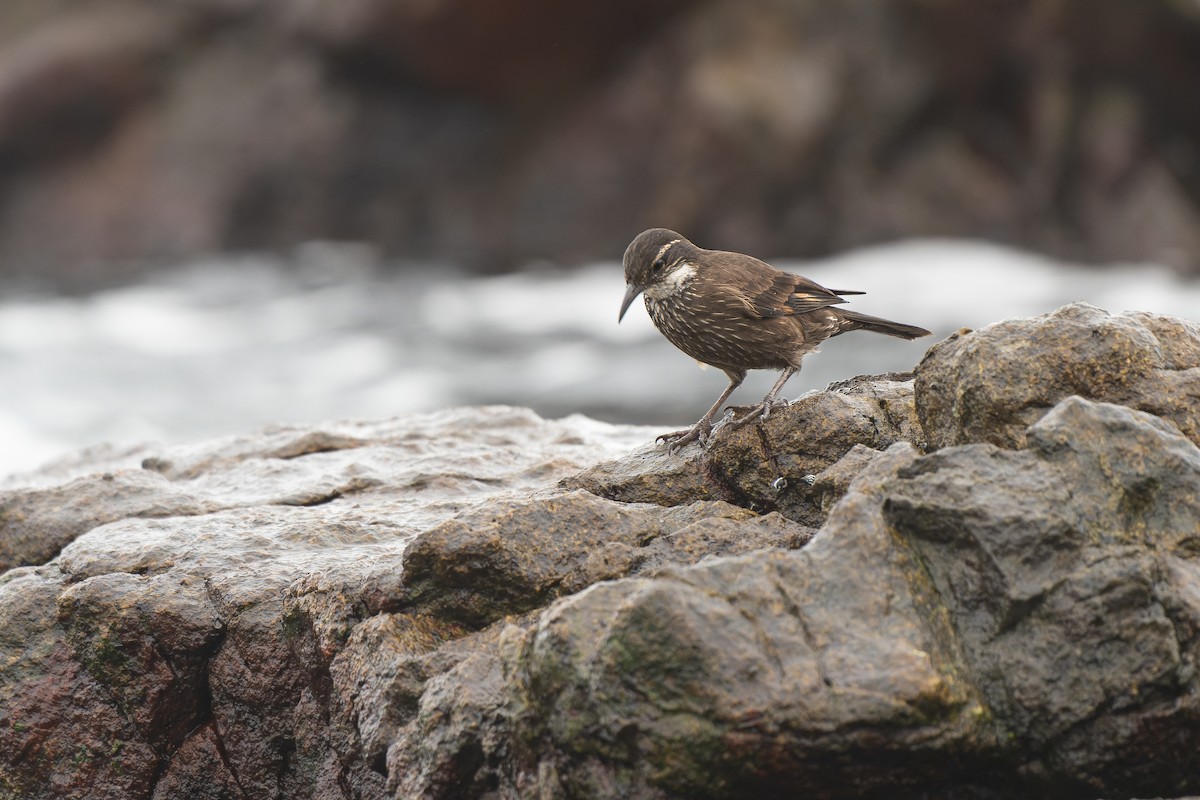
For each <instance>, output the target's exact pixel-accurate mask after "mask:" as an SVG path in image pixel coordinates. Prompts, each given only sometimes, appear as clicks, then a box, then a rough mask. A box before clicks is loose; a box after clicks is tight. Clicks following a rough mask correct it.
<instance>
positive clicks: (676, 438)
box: [654, 419, 713, 453]
mask: <svg viewBox="0 0 1200 800" xmlns="http://www.w3.org/2000/svg"><path fill="white" fill-rule="evenodd" d="M712 427H713V426H712V423H711V422H710V421H709V420H706V419H702V420H700V421H699V422H697V423H696V424H695V425H693V426H692V427H690V428H688V429H687V430H682V431H671V432H670V433H664V434H661V435H659V436H655V437H654V441H655V443H656V444H657V443H658V442H665V443H666V445H667V452H668V453H675V452H677V451H679V450H681V449H683V448H684V447H686V446H687V445H689V444H691V443H692V442H696V441H698V442H700V444H701V445H707V444H708V440H709V438H710V437H711V435H712Z"/></svg>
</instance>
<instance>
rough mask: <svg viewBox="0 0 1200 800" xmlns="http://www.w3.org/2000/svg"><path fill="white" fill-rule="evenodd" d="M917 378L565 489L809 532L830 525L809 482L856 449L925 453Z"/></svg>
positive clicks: (591, 473)
mask: <svg viewBox="0 0 1200 800" xmlns="http://www.w3.org/2000/svg"><path fill="white" fill-rule="evenodd" d="M924 440H925V437H924V434H923V433H922V431H921V428H920V425H919V424H918V423H917V415H916V410H915V408H914V406H913V385H912V380H911V376H909V375H901V374H895V373H892V374H889V375H872V376H865V377H859V378H855V379H852V380H849V381H843V382H840V383H836V384H833V385H831V386H830V390H829V391H825V392H811V393H809V394H806V395H804V396H803V397H800V398H798V399H797V400H795V401H793V402H792V403H791V404H790V405H787V406H780V407H778V408H776V409H775V410H774V411H772V412H771V415H770V417H768V419H767V420H766V421H765V422H762V423H756V424H754V425H748V426H746V427H745V428H741V429H739V430H736V431H730V430H728V429H718V430H717V431H716V432H715V433H714V440H713V443H712V444H711V445H710V446H709V447H707V448H701V447H700V446H699V445H692V446H690V447H688V448H685V449H684V450H683V451H681V452H680V453H679V454H678V455H671V454H670V453H668V452H667V451H666V448H665V447H658V448H655V449H653V450H650V451H646V450H643V451H639V452H637V453H634V454H632V455H629V456H627V457H625V458H623V459H621V460H619V461H616V462H612V463H605V464H599V465H597V466H596V467H593V468H591V469H589V470H585V471H584V472H582V473H580V474H579V475H575V476H572V477H570V478H568V479H566V480H564V481H563V483H562V485H563V486H566V487H569V488H581V489H586V490H588V491H589V492H592V493H593V494H597V495H600V496H601V497H607V498H611V499H614V500H620V501H622V502H626V503H659V504H664V505H677V504H680V503H684V502H688V501H691V500H703V499H720V500H725V501H727V502H730V503H733V504H735V505H740V506H744V507H746V508H750V509H752V510H754V511H757V512H759V513H766V512H769V511H778V512H779V513H780V514H782V515H783V516H785V517H787V518H788V519H791V520H794V521H796V522H799V523H800V524H802V525H808V526H817V525H820V524H821V522H822V521H823V520H824V513H823V512H822V510H821V506H820V499H819V497H818V495H817V494H815V493H814V491H813V489H812V487H811V484H809V483H808V482H807V481H806V480H805V478H806V477H807V476H809V475H816V474H817V473H819V472H821V471H822V470H824V469H826V468H827V467H829V466H830V465H831V464H833V463H834V462H836V461H837V460H838V459H840V458H841V457H842V456H844V455H845V454H846V453H847V452H849V451H850V450H851V449H852V448H853V447H854V446H855V445H860V444H861V445H864V446H866V447H870V448H873V449H876V450H883V449H886V448H887V447H889V446H890V445H892V444H893V443H895V442H898V441H907V442H911V443H913V444H915V445H917V446H918V447H923V446H924Z"/></svg>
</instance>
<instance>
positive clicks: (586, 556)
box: [402, 491, 811, 627]
mask: <svg viewBox="0 0 1200 800" xmlns="http://www.w3.org/2000/svg"><path fill="white" fill-rule="evenodd" d="M810 536H811V531H810V530H808V529H805V528H803V527H801V526H799V525H796V524H794V523H791V522H788V521H787V520H785V519H783V518H782V517H780V516H779V515H777V514H773V515H767V516H759V515H758V514H755V513H754V512H752V511H749V510H747V509H744V508H739V507H737V506H731V505H729V504H727V503H722V502H696V503H691V504H688V505H686V506H678V507H675V508H663V507H660V506H649V507H645V506H636V505H627V504H623V503H617V502H613V501H611V500H605V499H602V498H598V497H596V496H594V495H591V494H588V493H586V492H582V491H575V492H569V493H566V494H558V495H551V496H548V497H538V498H534V499H531V500H517V501H514V502H499V503H495V504H489V505H488V506H487V507H483V508H479V509H477V510H476V511H472V512H466V513H463V514H460V515H458V516H456V517H454V518H453V519H451V520H448V521H446V522H444V523H442V524H441V525H438V526H436V527H434V528H432V529H430V530H428V531H426V532H425V533H423V534H421V535H420V536H418V537H417V538H416V539H415V540H414V541H413V542H412V544H411V545H409V547H408V548H407V549H406V551H405V554H404V575H405V588H404V591H403V594H402V596H403V598H404V605H405V606H406V607H408V606H411V607H415V608H420V609H422V610H423V611H424V612H425V613H432V614H434V615H436V616H438V617H442V618H445V619H449V620H451V621H454V622H458V623H461V624H463V625H466V626H468V627H482V626H484V625H487V624H489V623H491V622H495V621H496V620H498V619H501V618H503V617H504V616H506V615H515V614H522V613H525V612H527V611H530V610H533V609H535V608H538V607H540V606H544V605H546V604H548V603H549V602H550V601H552V600H553V599H555V598H557V597H561V596H563V595H567V594H574V593H575V592H578V591H580V590H582V589H584V588H586V587H588V586H590V585H592V584H593V583H598V582H600V581H603V580H611V579H613V578H620V577H624V576H626V575H630V574H633V573H638V572H643V571H653V570H654V569H656V568H661V567H662V566H663V565H664V564H687V563H691V562H693V561H696V560H698V559H700V558H702V557H704V556H708V555H724V554H732V553H740V552H746V551H749V550H759V549H763V548H767V547H800V546H801V545H803V544H804V543H806V542H807V541H808V539H809V537H810Z"/></svg>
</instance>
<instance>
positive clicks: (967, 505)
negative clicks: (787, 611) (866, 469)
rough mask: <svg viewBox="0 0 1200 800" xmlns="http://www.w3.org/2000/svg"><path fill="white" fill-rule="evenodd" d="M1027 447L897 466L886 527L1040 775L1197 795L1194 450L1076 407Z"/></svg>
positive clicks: (1117, 791) (1199, 486) (1126, 418)
mask: <svg viewBox="0 0 1200 800" xmlns="http://www.w3.org/2000/svg"><path fill="white" fill-rule="evenodd" d="M1025 438H1026V441H1027V449H1026V450H1024V451H1021V452H1012V451H1007V450H1001V449H998V448H996V447H994V446H992V445H986V444H980V445H968V446H963V447H952V448H949V449H946V450H943V451H940V452H938V453H935V454H933V455H931V456H928V457H927V458H925V459H922V460H920V461H918V462H915V463H913V464H910V465H908V466H906V467H904V468H902V469H901V470H900V471H899V473H898V476H897V479H896V480H895V481H893V482H892V484H891V485H890V487H889V489H890V491H889V494H888V497H887V499H886V500H885V503H884V509H885V512H886V515H887V519H888V522H890V523H891V524H892V525H893V526H894V527H895V530H896V532H897V534H898V535H899V536H900V537H901V538H902V539H903V540H905V541H907V542H909V544H910V546H911V547H913V548H914V550H915V552H916V553H917V554H918V555H919V557H920V561H921V563H922V564H923V565H925V568H926V569H927V570H928V574H929V579H930V580H931V582H932V589H933V591H934V593H935V595H936V597H937V598H939V601H938V602H939V603H940V604H941V605H942V606H943V607H944V608H945V610H946V613H948V615H949V618H950V619H951V620H952V622H953V625H954V628H955V631H956V635H957V638H958V640H959V642H960V643H961V647H962V650H963V655H964V658H965V660H966V663H967V665H968V666H969V668H970V674H971V675H973V676H974V680H975V681H976V683H977V685H978V687H979V689H980V691H981V692H982V694H983V696H984V698H985V702H986V704H987V708H988V711H989V713H990V714H991V715H993V716H994V717H995V719H996V721H997V723H998V724H999V725H1001V726H1002V727H1003V729H1004V730H1005V731H1006V732H1007V735H1008V736H1009V737H1010V739H1011V741H1012V742H1013V743H1014V744H1015V745H1016V746H1017V747H1018V749H1019V750H1020V751H1021V752H1022V758H1023V759H1024V760H1025V761H1026V762H1027V763H1028V765H1029V769H1030V770H1031V774H1032V775H1040V776H1041V777H1042V778H1043V779H1045V780H1048V781H1052V782H1053V781H1060V782H1063V783H1064V784H1066V785H1070V786H1073V787H1077V788H1074V789H1073V791H1088V792H1092V793H1095V794H1105V795H1108V796H1113V795H1129V794H1142V795H1152V794H1156V793H1161V794H1163V795H1170V794H1174V793H1176V792H1178V791H1179V790H1180V789H1182V788H1185V787H1187V788H1191V789H1192V790H1194V789H1195V781H1196V776H1197V775H1200V758H1198V757H1197V754H1196V750H1195V748H1194V746H1193V741H1192V737H1194V736H1195V735H1196V734H1197V733H1198V732H1200V729H1198V728H1197V726H1196V724H1195V722H1194V720H1195V718H1196V714H1197V711H1198V710H1200V701H1198V700H1197V697H1200V695H1198V694H1197V689H1198V688H1200V678H1198V676H1197V672H1196V662H1197V658H1198V657H1200V638H1198V636H1197V633H1198V632H1200V594H1198V593H1197V589H1198V588H1200V569H1198V568H1197V564H1196V560H1195V547H1196V541H1197V540H1196V534H1197V531H1198V530H1200V450H1198V449H1197V448H1196V446H1195V445H1194V444H1192V443H1191V442H1190V441H1188V440H1187V439H1185V438H1184V437H1183V436H1181V435H1180V434H1179V432H1178V431H1177V430H1176V429H1174V426H1172V425H1170V424H1168V423H1165V422H1163V421H1162V420H1160V419H1158V418H1156V417H1153V416H1150V415H1148V414H1144V413H1140V412H1137V411H1131V410H1129V409H1127V408H1124V407H1120V406H1114V405H1108V404H1103V403H1093V402H1090V401H1087V400H1083V399H1081V398H1077V397H1073V398H1068V399H1066V400H1064V401H1062V402H1061V403H1059V404H1058V405H1057V406H1055V407H1054V408H1053V409H1052V410H1051V411H1050V412H1049V413H1047V414H1046V415H1045V416H1044V417H1042V418H1041V420H1040V421H1038V422H1037V423H1036V424H1035V425H1033V426H1032V427H1031V428H1030V429H1029V430H1028V432H1027V434H1026V437H1025Z"/></svg>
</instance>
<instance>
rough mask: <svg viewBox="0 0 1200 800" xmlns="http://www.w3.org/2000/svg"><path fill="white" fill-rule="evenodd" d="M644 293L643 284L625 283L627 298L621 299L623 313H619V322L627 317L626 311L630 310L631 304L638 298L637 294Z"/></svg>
mask: <svg viewBox="0 0 1200 800" xmlns="http://www.w3.org/2000/svg"><path fill="white" fill-rule="evenodd" d="M641 293H642V287H641V286H634V285H632V284H626V285H625V299H624V300H622V301H621V313H620V314H618V315H617V324H618V325H619V324H621V320H622V319H624V318H625V312H626V311H628V310H629V304H630V303H632V302H633V301H634V300H636V299H637V296H638V295H639V294H641Z"/></svg>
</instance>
